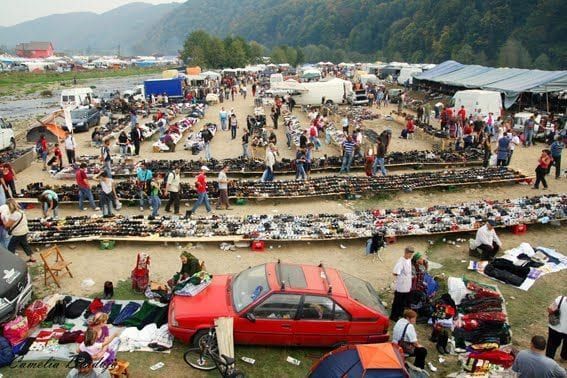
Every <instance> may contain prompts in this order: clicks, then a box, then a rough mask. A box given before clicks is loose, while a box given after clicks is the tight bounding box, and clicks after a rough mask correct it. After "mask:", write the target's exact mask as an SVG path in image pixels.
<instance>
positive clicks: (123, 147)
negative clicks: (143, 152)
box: [118, 130, 128, 156]
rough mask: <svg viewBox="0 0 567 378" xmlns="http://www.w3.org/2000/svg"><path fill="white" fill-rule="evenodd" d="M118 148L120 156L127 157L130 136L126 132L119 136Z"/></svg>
mask: <svg viewBox="0 0 567 378" xmlns="http://www.w3.org/2000/svg"><path fill="white" fill-rule="evenodd" d="M118 147H119V148H120V155H122V156H126V155H127V154H128V135H126V131H124V130H122V132H121V133H120V135H118Z"/></svg>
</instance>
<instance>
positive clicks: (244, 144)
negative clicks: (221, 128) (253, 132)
mask: <svg viewBox="0 0 567 378" xmlns="http://www.w3.org/2000/svg"><path fill="white" fill-rule="evenodd" d="M249 143H250V133H249V132H248V129H244V134H242V157H243V158H244V159H248V158H250V152H249V151H248V145H249Z"/></svg>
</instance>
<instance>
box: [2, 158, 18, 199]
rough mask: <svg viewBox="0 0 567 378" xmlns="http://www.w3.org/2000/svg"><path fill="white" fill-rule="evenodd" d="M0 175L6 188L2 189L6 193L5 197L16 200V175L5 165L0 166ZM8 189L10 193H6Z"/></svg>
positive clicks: (8, 165)
mask: <svg viewBox="0 0 567 378" xmlns="http://www.w3.org/2000/svg"><path fill="white" fill-rule="evenodd" d="M2 175H3V177H4V182H5V183H6V186H7V188H5V189H4V190H5V191H6V196H7V197H10V198H16V195H17V193H16V183H15V180H16V173H15V172H14V170H13V169H12V166H11V165H10V164H8V163H6V164H4V165H3V166H2ZM8 188H9V189H10V192H11V193H9V192H8V190H7V189H8Z"/></svg>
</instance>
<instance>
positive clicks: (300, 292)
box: [168, 261, 389, 347]
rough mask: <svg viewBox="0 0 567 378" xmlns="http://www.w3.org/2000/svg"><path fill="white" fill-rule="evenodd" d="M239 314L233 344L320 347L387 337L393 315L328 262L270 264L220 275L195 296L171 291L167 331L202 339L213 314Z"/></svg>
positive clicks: (187, 338)
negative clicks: (390, 318)
mask: <svg viewBox="0 0 567 378" xmlns="http://www.w3.org/2000/svg"><path fill="white" fill-rule="evenodd" d="M226 316H230V317H232V318H234V342H235V343H236V344H253V345H285V346H313V347H315V346H321V347H329V346H336V345H339V344H345V343H376V342H384V341H387V340H388V325H389V321H388V317H387V315H386V310H385V309H384V306H383V305H382V302H381V300H380V298H379V296H378V293H377V292H376V291H375V290H374V288H373V287H372V286H371V285H370V284H369V283H368V282H366V281H363V280H361V279H359V278H356V277H354V276H351V275H350V274H346V273H344V272H341V271H338V270H336V269H331V268H325V267H324V266H322V265H320V266H312V265H299V264H286V263H280V262H279V261H278V262H277V263H268V264H264V265H258V266H255V267H252V268H248V269H246V270H244V271H242V272H240V273H238V274H235V275H215V276H213V278H212V281H211V283H210V284H209V285H208V286H207V287H206V288H205V289H204V290H203V291H202V292H201V293H199V294H198V295H195V296H192V297H188V296H179V295H174V296H173V298H172V300H171V302H170V306H169V316H168V322H169V323H168V324H169V331H170V332H171V333H172V334H173V335H174V336H175V337H177V338H178V339H180V340H181V341H183V342H186V343H188V342H192V343H193V345H194V346H199V345H201V344H202V342H203V340H205V339H203V338H206V337H207V335H208V332H209V329H210V328H211V327H213V324H214V319H216V318H218V317H226Z"/></svg>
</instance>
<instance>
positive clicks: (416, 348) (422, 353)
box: [392, 309, 437, 371]
mask: <svg viewBox="0 0 567 378" xmlns="http://www.w3.org/2000/svg"><path fill="white" fill-rule="evenodd" d="M416 320H417V313H416V312H415V311H413V310H410V309H407V310H404V312H403V317H402V318H400V319H399V320H398V321H397V322H396V324H395V325H394V328H393V329H392V341H393V342H394V343H396V344H398V345H399V346H400V348H402V349H403V351H404V353H406V354H407V355H408V356H410V357H415V361H414V365H415V366H416V367H418V368H420V369H425V358H426V357H427V349H426V348H425V347H424V346H423V345H421V344H420V343H419V342H418V341H417V332H416V331H415V322H416ZM429 368H430V369H431V370H432V371H435V370H437V369H436V368H435V367H433V365H431V363H430V365H429Z"/></svg>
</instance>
